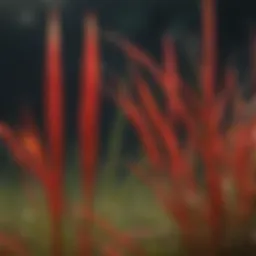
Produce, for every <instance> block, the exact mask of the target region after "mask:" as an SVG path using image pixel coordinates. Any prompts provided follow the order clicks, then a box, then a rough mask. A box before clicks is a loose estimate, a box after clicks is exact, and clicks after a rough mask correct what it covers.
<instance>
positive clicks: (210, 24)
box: [201, 0, 217, 102]
mask: <svg viewBox="0 0 256 256" xmlns="http://www.w3.org/2000/svg"><path fill="white" fill-rule="evenodd" d="M201 5H202V11H201V14H202V16H201V17H202V21H201V24H202V64H201V76H202V77H201V79H202V80H201V82H202V90H203V95H204V100H205V102H212V101H213V99H214V91H215V85H216V84H215V83H216V61H217V60H216V43H217V41H216V7H215V0H202V1H201Z"/></svg>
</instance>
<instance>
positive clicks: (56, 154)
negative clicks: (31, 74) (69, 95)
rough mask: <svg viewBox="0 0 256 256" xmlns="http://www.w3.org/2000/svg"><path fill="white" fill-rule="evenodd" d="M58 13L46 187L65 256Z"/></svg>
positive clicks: (47, 110)
mask: <svg viewBox="0 0 256 256" xmlns="http://www.w3.org/2000/svg"><path fill="white" fill-rule="evenodd" d="M59 19H60V18H59V16H58V13H57V12H52V13H51V16H50V19H49V23H48V26H47V39H46V40H47V42H46V44H47V49H46V63H45V65H46V66H45V71H46V74H45V76H46V80H45V86H44V90H45V97H44V99H45V105H44V114H45V131H46V133H47V138H48V145H47V146H48V150H49V155H48V159H47V161H49V164H50V166H51V170H49V171H51V172H53V173H51V174H50V176H51V178H50V180H49V181H48V182H47V184H46V188H45V189H46V191H45V192H46V198H47V202H48V206H49V211H50V219H51V236H52V239H51V242H52V255H54V256H58V255H62V213H63V203H64V202H63V200H64V199H63V193H64V191H63V189H64V188H63V184H64V175H63V172H64V161H63V155H64V129H63V127H64V116H63V111H64V109H63V107H64V105H63V104H64V102H63V98H64V97H63V96H64V88H63V75H62V70H61V63H62V60H61V49H62V47H61V31H60V20H59Z"/></svg>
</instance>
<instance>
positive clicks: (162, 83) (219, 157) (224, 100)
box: [0, 0, 256, 256]
mask: <svg viewBox="0 0 256 256" xmlns="http://www.w3.org/2000/svg"><path fill="white" fill-rule="evenodd" d="M214 3H215V1H214V0H202V1H201V4H202V52H201V58H202V60H201V66H200V75H199V76H200V85H199V92H198V91H194V90H193V89H191V88H190V87H189V86H187V85H185V83H184V81H183V80H182V78H181V77H180V75H179V73H178V68H177V59H176V55H175V47H174V44H173V42H172V39H171V38H170V37H169V36H166V37H164V39H163V45H162V49H163V58H162V63H161V65H157V64H155V63H154V61H153V60H152V59H151V58H150V57H149V56H148V55H147V54H145V53H144V52H143V51H141V50H140V49H138V48H137V47H136V46H134V45H132V44H131V43H129V42H128V41H126V40H124V39H122V38H120V37H117V36H116V35H114V34H109V33H106V34H105V35H106V37H107V40H109V41H112V42H114V43H115V44H116V45H117V46H118V47H120V48H121V49H122V50H123V51H124V52H125V55H126V56H127V58H128V59H129V61H131V62H132V65H130V66H131V67H132V68H131V70H130V71H131V80H132V82H133V83H134V85H135V88H134V89H135V90H134V92H133V95H132V94H131V93H130V92H129V90H127V88H129V87H128V86H125V90H123V89H124V87H123V85H124V83H123V82H122V83H121V84H118V85H117V91H116V94H114V97H113V98H114V100H115V102H116V103H117V104H118V106H119V107H120V109H122V111H123V112H124V114H125V115H126V116H127V118H128V120H129V121H130V122H131V124H132V125H133V126H134V127H135V130H136V131H137V133H138V135H139V138H140V140H141V143H142V145H143V147H144V151H145V155H146V157H147V163H146V164H141V163H139V164H138V163H131V165H130V168H131V171H132V172H133V174H135V175H136V177H137V178H140V179H141V180H142V181H143V182H144V183H145V185H146V186H147V188H149V189H150V190H151V192H153V195H154V196H155V198H156V199H157V201H158V203H159V207H162V210H163V211H164V213H165V215H166V216H167V217H168V218H169V220H171V221H170V222H172V221H173V220H174V221H175V223H176V224H177V226H178V230H179V233H180V239H181V241H182V244H183V247H184V248H185V252H186V253H187V254H189V255H193V254H195V255H200V254H202V255H205V254H207V255H209V254H210V255H219V254H220V253H222V252H223V251H224V252H227V251H225V249H226V248H228V247H229V244H231V245H234V244H238V242H237V241H239V242H241V244H242V245H247V244H248V243H249V242H250V241H249V240H250V239H249V236H250V231H251V230H250V226H251V220H252V218H253V217H254V201H255V180H254V175H255V173H254V172H255V170H254V168H255V154H254V153H255V145H256V144H255V119H254V116H249V117H248V118H247V120H246V122H238V123H237V122H235V121H234V122H233V123H232V124H231V125H230V126H229V127H227V128H225V129H223V127H222V121H223V119H224V115H223V114H224V113H225V111H226V108H227V106H228V104H229V102H232V103H233V105H234V107H233V108H232V110H233V113H234V116H237V115H238V116H239V112H241V110H242V111H246V110H244V109H245V105H246V104H241V103H242V102H243V100H242V99H241V98H240V99H239V98H237V97H236V92H237V90H236V86H235V85H236V83H237V79H236V74H235V72H234V69H232V68H231V67H227V70H226V77H225V83H224V84H225V86H224V88H223V90H222V91H221V92H218V93H216V92H215V88H216V63H217V62H216V49H215V47H216V28H215V26H216V20H215V18H216V14H215V11H214V10H215V6H214ZM84 28H85V40H84V47H83V50H84V51H83V53H82V58H81V84H80V97H79V111H78V125H77V127H78V139H79V156H80V159H79V161H80V165H81V185H82V197H81V198H80V200H79V203H78V206H76V207H77V208H76V211H75V216H76V221H75V223H72V226H73V229H74V234H75V235H74V237H75V238H74V246H75V247H76V248H75V252H76V253H78V255H88V256H89V255H93V254H94V253H95V252H97V253H98V252H99V251H100V252H101V253H103V254H104V255H126V254H129V255H146V254H147V253H148V254H149V255H154V254H156V255H159V253H160V252H159V247H156V248H149V250H147V248H148V247H150V245H153V244H158V243H155V242H156V241H157V239H158V238H159V237H160V240H161V243H162V242H163V241H165V240H166V250H165V252H161V253H163V254H164V253H168V254H169V253H170V251H172V249H173V248H170V247H171V245H170V244H169V242H168V241H170V240H171V239H172V238H171V237H172V236H171V235H169V234H167V235H164V237H162V234H161V235H159V234H158V233H157V232H155V233H153V235H152V232H151V231H147V232H145V233H143V232H142V235H141V236H139V237H138V234H140V232H139V230H138V229H137V227H134V232H131V231H129V232H127V227H125V226H122V225H121V221H119V218H120V216H121V215H120V214H119V215H118V214H117V211H118V210H117V209H115V206H116V205H117V204H118V205H119V207H120V205H121V206H122V207H121V208H122V210H123V211H124V209H123V208H125V205H122V203H121V202H120V201H122V200H123V199H124V198H126V199H127V193H128V194H129V197H135V196H136V197H138V198H139V197H140V196H141V195H142V194H143V193H145V192H142V191H143V190H141V189H137V188H136V186H135V184H136V182H135V181H134V180H133V181H132V183H131V184H132V185H130V187H129V186H128V187H129V189H132V190H134V191H133V192H136V193H137V194H138V195H134V194H132V193H131V191H130V190H129V189H128V187H126V189H127V190H125V188H124V191H121V190H120V188H119V189H118V190H116V191H115V192H116V193H120V194H119V195H118V196H116V197H115V198H114V197H113V193H112V194H111V197H110V198H108V197H107V196H108V195H106V194H105V195H104V196H105V197H106V198H104V200H103V201H104V202H108V203H109V201H110V202H111V203H112V207H113V208H114V209H115V210H114V212H115V214H114V213H113V212H111V213H108V212H107V211H106V208H107V207H109V204H107V207H103V206H104V205H103V206H102V204H100V203H99V201H100V200H99V201H97V196H98V195H97V192H96V191H97V190H96V185H97V184H96V173H97V169H98V155H99V150H98V144H99V127H98V126H99V122H98V121H99V115H100V102H101V101H100V95H101V87H100V85H101V76H100V72H99V70H100V52H99V31H98V26H97V20H96V18H95V16H94V15H88V17H87V18H86V20H85V26H84ZM46 49H47V50H46V60H45V61H46V66H45V71H46V75H45V85H44V89H45V94H44V102H45V104H44V114H45V137H46V138H47V139H46V143H44V142H43V140H42V138H41V136H40V134H39V131H38V128H37V126H36V124H35V122H34V120H33V118H32V116H31V114H29V113H28V114H27V115H26V116H25V117H26V118H25V119H24V123H23V124H22V125H21V126H20V127H18V128H17V129H12V128H11V127H10V126H8V125H7V124H4V123H1V124H0V136H1V138H3V139H4V141H5V142H6V145H7V146H8V148H9V149H10V151H11V153H12V154H13V156H14V158H15V160H16V161H17V162H18V163H19V164H20V165H21V166H22V168H23V169H24V170H25V171H28V172H29V173H30V174H31V175H33V176H34V177H35V178H36V179H37V181H38V182H39V184H40V185H41V188H42V191H43V194H44V196H45V199H46V207H47V209H48V210H49V229H50V231H49V234H50V239H49V240H50V243H51V246H50V252H51V254H52V255H54V256H57V255H63V253H64V252H63V248H64V247H63V243H62V242H63V218H64V216H68V212H67V209H68V208H69V207H70V204H69V203H68V202H67V198H65V197H64V195H65V194H64V178H63V169H64V161H63V155H64V152H63V151H64V127H63V123H64V92H63V87H62V85H63V76H62V69H61V63H62V62H61V31H60V25H59V17H58V13H57V12H53V13H52V15H51V17H50V19H49V24H48V27H47V41H46ZM140 67H143V69H144V70H145V69H147V70H148V71H149V73H150V74H151V75H152V77H153V78H154V80H155V81H156V82H157V83H158V85H159V88H160V90H161V91H162V94H163V99H164V100H163V103H164V104H162V105H164V106H162V105H161V104H159V103H158V101H157V99H156V97H155V96H154V95H153V93H152V91H151V89H150V86H149V84H148V82H147V80H146V79H145V78H144V76H143V75H142V73H141V69H140ZM252 83H254V81H252ZM134 94H135V95H136V97H134ZM120 127H121V128H122V125H120ZM120 127H117V130H119V129H120V130H121V128H120ZM180 127H182V129H183V130H184V134H185V139H183V140H182V141H181V140H180V138H179V136H178V135H177V133H176V131H177V129H178V128H180ZM116 145H118V144H115V145H114V146H113V152H114V153H113V155H115V154H116V150H117V151H118V149H119V146H116ZM110 158H111V159H112V160H111V161H110V163H111V167H108V168H109V169H113V170H114V169H115V160H116V159H114V156H111V157H110ZM198 162H200V164H201V165H202V166H203V168H202V170H203V174H204V175H203V177H204V186H201V183H199V182H198V179H197V177H196V172H197V171H198V165H199V164H198ZM109 173H110V172H109ZM109 175H110V174H109ZM111 176H112V174H111ZM113 176H114V175H113ZM111 186H113V184H112V185H111ZM112 189H113V187H112ZM227 189H228V191H227ZM112 191H113V190H112ZM121 192H122V193H123V194H122V193H121ZM231 193H233V194H231ZM28 194H29V193H28ZM121 195H122V196H121ZM146 195H147V193H145V198H147V196H146ZM145 198H144V196H143V197H141V200H145ZM31 200H33V199H31ZM95 202H96V203H95ZM115 202H116V205H115V204H114V203H115ZM130 202H133V204H132V203H131V204H130V207H129V208H127V209H126V210H125V211H126V212H127V211H129V215H132V214H133V212H134V211H136V208H137V207H138V205H137V206H135V205H134V203H135V200H132V201H130ZM145 202H146V200H145ZM145 202H144V203H145ZM149 205H150V206H149V209H148V213H143V214H145V215H146V216H149V212H151V213H152V212H153V209H154V208H155V207H156V206H155V205H153V204H149ZM159 212H160V211H159ZM100 215H104V216H105V218H106V219H102V218H100ZM107 215H109V216H107ZM137 215H138V212H137ZM107 217H108V218H107ZM111 217H112V218H113V220H112V222H113V223H112V224H111V222H110V221H109V220H111ZM122 217H124V216H122ZM126 220H127V218H126ZM128 222H129V221H128ZM139 222H141V220H139ZM166 223H167V222H166ZM114 224H115V225H114ZM132 224H133V223H132ZM132 224H129V225H132ZM137 225H138V224H134V226H137ZM147 225H148V224H147ZM115 226H117V227H115ZM152 229H154V228H153V227H152ZM170 229H171V227H170ZM97 238H98V239H97ZM99 238H102V239H99ZM99 240H100V241H99ZM2 241H4V242H3V243H4V245H6V246H7V247H8V248H9V250H11V248H10V247H11V246H10V245H11V244H12V245H16V240H15V239H14V240H9V238H8V239H7V238H6V237H5V240H4V239H2ZM153 241H154V242H153ZM234 241H235V242H234ZM0 242H1V241H0ZM161 243H160V244H161ZM138 244H139V245H140V246H138ZM144 246H145V248H146V249H145V250H144V249H143V247H144ZM160 246H161V247H164V248H165V246H163V245H160ZM152 247H154V246H152ZM167 247H168V248H167ZM15 248H18V249H17V250H18V251H19V253H20V254H22V255H24V246H23V243H21V244H19V247H15ZM27 253H28V252H27V251H26V254H27ZM180 253H182V252H180Z"/></svg>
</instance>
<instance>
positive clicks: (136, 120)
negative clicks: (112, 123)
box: [117, 95, 163, 169]
mask: <svg viewBox="0 0 256 256" xmlns="http://www.w3.org/2000/svg"><path fill="white" fill-rule="evenodd" d="M117 98H118V99H117V101H118V104H119V106H120V107H121V108H122V109H123V111H124V113H125V114H126V116H127V117H128V118H129V119H130V121H131V122H132V124H133V126H134V127H135V129H136V131H137V133H138V135H139V138H140V140H141V142H142V144H143V146H144V148H145V151H146V154H147V156H148V158H149V161H150V162H151V164H152V165H153V167H154V168H156V169H161V168H159V167H161V161H162V160H163V159H162V156H161V153H160V151H159V149H158V147H157V143H156V140H155V138H154V136H153V134H152V133H151V131H150V130H149V128H148V125H147V123H146V122H145V120H144V118H143V115H142V113H141V111H140V110H139V109H138V107H137V106H136V104H135V102H134V101H133V100H132V99H131V98H130V97H127V96H124V95H118V96H117Z"/></svg>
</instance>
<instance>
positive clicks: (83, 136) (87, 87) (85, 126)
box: [78, 14, 101, 255]
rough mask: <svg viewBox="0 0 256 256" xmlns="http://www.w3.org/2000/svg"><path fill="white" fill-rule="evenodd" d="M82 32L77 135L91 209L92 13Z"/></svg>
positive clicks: (95, 115)
mask: <svg viewBox="0 0 256 256" xmlns="http://www.w3.org/2000/svg"><path fill="white" fill-rule="evenodd" d="M84 31H85V40H84V48H83V51H84V52H83V55H82V65H81V84H80V98H79V113H78V135H79V142H80V161H81V168H82V175H83V190H84V199H85V203H86V205H87V207H88V208H89V209H91V210H92V209H93V200H94V187H95V185H96V184H95V182H96V180H95V178H96V173H97V161H98V147H99V131H100V130H99V107H100V83H101V79H100V53H99V35H98V34H99V31H98V24H97V19H96V17H95V16H94V15H92V14H89V15H88V17H86V20H85V25H84ZM89 226H90V225H89ZM88 232H91V229H90V228H88ZM89 234H90V233H88V235H89ZM84 253H85V254H86V255H91V254H92V248H91V245H90V244H89V243H88V246H87V248H86V251H85V252H84Z"/></svg>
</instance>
